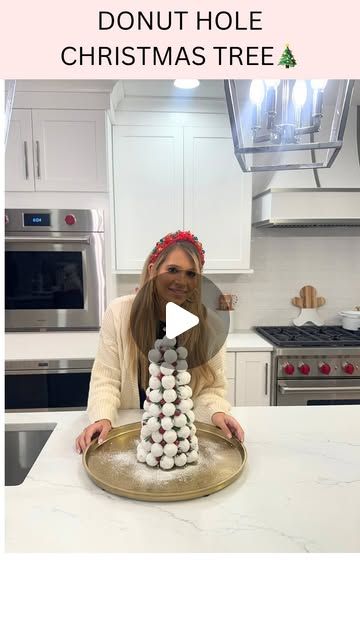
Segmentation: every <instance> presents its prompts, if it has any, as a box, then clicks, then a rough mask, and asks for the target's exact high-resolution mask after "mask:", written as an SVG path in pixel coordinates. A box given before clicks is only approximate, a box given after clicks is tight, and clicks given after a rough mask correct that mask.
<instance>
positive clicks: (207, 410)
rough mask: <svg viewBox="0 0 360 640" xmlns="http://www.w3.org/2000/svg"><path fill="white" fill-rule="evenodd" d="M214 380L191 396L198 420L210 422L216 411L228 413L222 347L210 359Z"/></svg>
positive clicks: (223, 350)
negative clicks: (210, 384) (194, 395)
mask: <svg viewBox="0 0 360 640" xmlns="http://www.w3.org/2000/svg"><path fill="white" fill-rule="evenodd" d="M209 364H210V366H211V367H212V369H213V371H214V374H215V380H214V383H213V385H212V386H211V387H204V388H203V389H202V390H201V391H200V393H199V394H198V395H197V396H196V397H194V398H193V400H194V413H195V419H196V420H199V421H200V422H207V423H208V424H212V422H211V416H212V415H213V414H214V413H216V412H217V411H223V412H224V413H229V412H230V409H231V404H230V402H229V401H228V400H227V399H226V397H225V394H226V390H227V379H226V375H225V348H224V347H222V348H221V349H220V351H219V353H217V354H216V356H214V357H213V358H212V359H211V360H210V361H209Z"/></svg>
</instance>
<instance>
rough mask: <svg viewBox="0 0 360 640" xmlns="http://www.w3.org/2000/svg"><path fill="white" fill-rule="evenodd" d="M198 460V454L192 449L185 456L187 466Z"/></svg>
mask: <svg viewBox="0 0 360 640" xmlns="http://www.w3.org/2000/svg"><path fill="white" fill-rule="evenodd" d="M198 458H199V454H198V452H197V451H195V450H194V449H193V450H192V451H190V453H188V454H187V461H188V463H189V464H191V463H192V462H197V460H198Z"/></svg>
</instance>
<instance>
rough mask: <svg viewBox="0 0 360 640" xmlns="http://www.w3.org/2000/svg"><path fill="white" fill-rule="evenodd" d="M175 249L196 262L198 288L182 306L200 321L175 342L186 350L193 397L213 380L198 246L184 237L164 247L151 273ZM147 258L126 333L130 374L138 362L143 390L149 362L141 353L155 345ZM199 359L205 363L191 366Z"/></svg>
mask: <svg viewBox="0 0 360 640" xmlns="http://www.w3.org/2000/svg"><path fill="white" fill-rule="evenodd" d="M175 248H181V249H183V250H184V251H185V252H186V253H187V254H188V255H189V257H190V258H191V259H192V260H193V262H194V264H195V270H196V273H197V274H198V275H197V276H196V277H197V287H196V289H195V290H194V293H195V295H192V296H190V297H189V298H188V299H187V300H186V301H185V303H184V304H183V305H182V307H183V308H184V309H186V310H187V311H190V313H193V314H194V315H196V316H198V318H199V324H198V325H196V326H195V327H193V328H192V329H191V330H189V331H186V332H185V333H183V334H181V335H180V336H179V337H178V345H179V346H180V345H182V346H185V347H186V348H187V350H188V358H187V362H188V366H189V371H190V373H191V387H192V390H193V395H194V396H196V395H197V394H198V392H199V391H200V389H201V387H203V386H211V385H212V384H213V383H214V380H215V375H214V371H213V369H212V368H211V366H210V365H209V364H208V359H209V357H211V344H209V330H208V329H209V327H208V322H207V315H208V314H207V310H206V307H205V306H204V305H203V304H202V302H201V263H200V260H199V254H198V252H197V249H196V248H195V247H194V245H193V244H192V243H191V242H187V241H186V240H181V241H179V242H176V243H175V244H173V245H170V246H168V247H166V248H165V249H163V251H162V252H161V254H160V256H159V257H158V259H157V260H156V262H155V263H154V266H153V272H154V276H156V275H157V274H158V272H159V269H160V267H161V265H162V264H163V263H164V262H165V259H166V257H167V256H168V255H169V253H171V251H173V250H174V249H175ZM150 258H151V253H150V254H149V256H148V257H147V259H146V261H145V264H144V267H143V270H142V274H141V278H140V289H139V292H138V293H137V295H136V296H135V299H134V301H133V304H132V309H131V314H130V324H129V336H128V340H129V355H130V362H131V363H132V365H131V366H132V367H133V375H134V376H136V374H137V367H138V363H139V365H140V367H139V369H140V371H139V374H140V375H139V382H140V385H141V387H142V388H143V389H146V387H147V386H148V382H149V370H148V367H149V361H148V358H147V356H146V355H144V354H147V352H148V351H149V350H150V349H152V348H153V346H154V342H155V340H156V329H157V322H158V319H157V314H158V296H157V291H156V284H155V280H154V278H153V277H152V276H151V274H150V273H149V268H148V267H149V264H150ZM145 285H146V286H145ZM133 334H135V335H136V336H137V340H138V342H140V344H141V345H142V346H143V350H144V353H142V352H141V351H140V350H139V349H138V347H137V344H136V342H135V340H134V338H133ZM198 362H203V363H204V364H202V365H198V366H197V367H194V366H193V365H194V364H196V363H198ZM204 383H205V384H204Z"/></svg>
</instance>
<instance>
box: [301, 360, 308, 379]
mask: <svg viewBox="0 0 360 640" xmlns="http://www.w3.org/2000/svg"><path fill="white" fill-rule="evenodd" d="M299 371H300V372H301V373H302V374H303V375H304V376H308V375H309V373H310V367H309V365H308V364H306V363H305V362H302V363H301V364H299Z"/></svg>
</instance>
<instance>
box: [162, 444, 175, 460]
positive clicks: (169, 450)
mask: <svg viewBox="0 0 360 640" xmlns="http://www.w3.org/2000/svg"><path fill="white" fill-rule="evenodd" d="M177 452H178V448H177V446H176V444H166V445H165V447H164V453H165V455H166V456H169V458H173V457H174V456H176V454H177Z"/></svg>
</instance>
